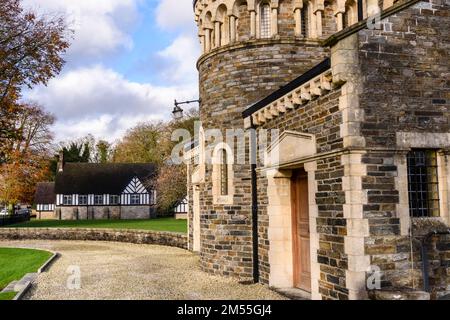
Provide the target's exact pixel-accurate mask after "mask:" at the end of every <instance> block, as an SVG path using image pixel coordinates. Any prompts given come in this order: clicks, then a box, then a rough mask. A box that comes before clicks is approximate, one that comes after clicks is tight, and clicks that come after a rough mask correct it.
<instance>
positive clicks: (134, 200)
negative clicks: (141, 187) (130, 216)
mask: <svg viewBox="0 0 450 320" xmlns="http://www.w3.org/2000/svg"><path fill="white" fill-rule="evenodd" d="M130 204H131V205H140V204H141V196H140V195H138V194H132V195H131V196H130Z"/></svg>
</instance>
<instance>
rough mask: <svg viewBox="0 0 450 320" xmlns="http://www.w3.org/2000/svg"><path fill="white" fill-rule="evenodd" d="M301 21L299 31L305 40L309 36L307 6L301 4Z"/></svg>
mask: <svg viewBox="0 0 450 320" xmlns="http://www.w3.org/2000/svg"><path fill="white" fill-rule="evenodd" d="M300 14H301V20H302V25H301V28H302V29H301V30H302V35H303V36H304V37H305V38H306V37H308V35H309V28H308V23H309V20H308V18H309V17H308V4H307V3H305V4H303V8H302V9H301V12H300Z"/></svg>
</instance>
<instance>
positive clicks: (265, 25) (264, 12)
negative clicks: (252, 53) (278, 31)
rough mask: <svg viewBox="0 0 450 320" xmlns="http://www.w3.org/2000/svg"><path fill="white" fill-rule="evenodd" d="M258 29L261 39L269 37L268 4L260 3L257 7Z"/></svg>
mask: <svg viewBox="0 0 450 320" xmlns="http://www.w3.org/2000/svg"><path fill="white" fill-rule="evenodd" d="M259 17H260V19H259V26H260V27H259V29H260V36H261V38H270V36H271V28H270V25H271V15H270V4H269V3H267V2H263V3H261V5H260V7H259Z"/></svg>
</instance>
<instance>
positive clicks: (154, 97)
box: [26, 65, 198, 140]
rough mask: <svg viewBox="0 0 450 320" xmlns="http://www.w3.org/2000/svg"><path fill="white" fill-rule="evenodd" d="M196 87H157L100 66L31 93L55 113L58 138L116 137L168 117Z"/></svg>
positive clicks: (29, 94)
mask: <svg viewBox="0 0 450 320" xmlns="http://www.w3.org/2000/svg"><path fill="white" fill-rule="evenodd" d="M197 90H198V89H197V86H196V84H193V85H185V86H170V87H158V86H153V85H150V84H140V83H136V82H131V81H129V80H127V79H125V78H124V77H123V76H122V75H120V74H118V73H117V72H115V71H114V70H111V69H107V68H104V67H103V66H100V65H97V66H92V67H86V68H79V69H76V70H72V71H69V72H67V73H65V74H63V75H61V76H60V77H59V78H57V79H53V80H51V81H50V83H49V84H48V86H47V87H44V86H40V87H37V88H35V89H33V90H32V91H30V92H27V94H26V97H27V99H28V100H32V101H37V102H38V103H40V104H42V105H44V106H45V107H46V109H47V110H48V111H50V112H52V113H53V114H55V116H56V117H57V120H58V121H57V124H56V126H55V133H56V136H57V139H66V138H68V137H72V138H75V137H79V136H83V135H86V134H88V133H92V134H94V135H95V136H97V137H99V138H106V139H108V140H114V139H117V138H118V137H120V136H121V135H122V134H123V133H124V132H125V131H126V130H127V129H128V128H130V127H132V126H134V125H135V124H137V123H139V122H141V121H147V120H155V119H167V118H169V117H170V115H171V111H172V107H173V99H174V98H177V99H191V98H193V97H196V96H197Z"/></svg>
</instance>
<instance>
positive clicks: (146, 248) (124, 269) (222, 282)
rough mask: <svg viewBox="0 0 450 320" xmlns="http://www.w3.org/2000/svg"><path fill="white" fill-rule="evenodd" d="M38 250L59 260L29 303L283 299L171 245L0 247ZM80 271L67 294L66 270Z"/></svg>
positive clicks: (36, 243) (25, 243)
mask: <svg viewBox="0 0 450 320" xmlns="http://www.w3.org/2000/svg"><path fill="white" fill-rule="evenodd" d="M7 246H10V247H11V246H12V247H27V248H42V249H49V250H53V251H57V252H59V253H60V254H61V256H60V257H59V258H58V259H57V260H56V261H55V262H54V264H53V265H52V266H51V267H50V269H49V270H48V271H47V272H44V273H42V274H40V275H39V276H38V279H37V282H36V283H35V284H34V285H33V289H32V290H31V291H30V292H29V293H28V294H27V296H26V297H25V299H32V300H42V299H45V300H47V299H50V300H60V299H64V300H66V299H77V300H95V299H124V300H128V299H132V300H153V299H158V300H159V299H161V300H180V299H187V300H202V299H205V300H208V299H231V300H235V299H250V300H263V299H283V297H282V296H280V295H278V294H277V293H275V292H273V291H271V290H269V289H268V288H266V287H264V286H262V285H259V284H256V285H240V284H238V283H236V282H235V281H233V280H230V279H226V278H222V277H217V276H211V275H208V274H206V273H204V272H202V271H201V270H200V268H199V262H198V257H197V256H195V255H194V254H192V253H190V252H188V251H185V250H182V249H178V248H170V247H162V246H153V245H136V244H126V243H115V242H113V243H111V242H81V241H9V242H0V247H7ZM71 266H77V267H79V270H80V273H81V289H75V290H69V289H68V288H67V279H68V278H69V277H70V274H69V273H68V268H70V267H71Z"/></svg>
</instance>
